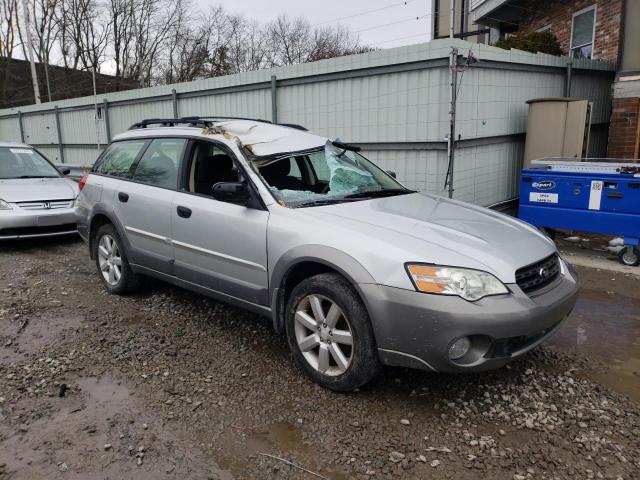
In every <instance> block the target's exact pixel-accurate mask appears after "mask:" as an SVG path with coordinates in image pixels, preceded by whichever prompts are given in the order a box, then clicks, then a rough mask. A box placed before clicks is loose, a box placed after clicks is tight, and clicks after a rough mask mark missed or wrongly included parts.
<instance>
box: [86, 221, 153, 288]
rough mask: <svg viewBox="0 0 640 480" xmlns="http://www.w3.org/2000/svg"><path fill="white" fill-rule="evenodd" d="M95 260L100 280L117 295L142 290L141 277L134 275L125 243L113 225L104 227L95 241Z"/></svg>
mask: <svg viewBox="0 0 640 480" xmlns="http://www.w3.org/2000/svg"><path fill="white" fill-rule="evenodd" d="M93 258H95V261H96V269H97V273H98V278H100V280H101V281H102V284H103V285H104V286H105V288H106V289H107V290H108V291H109V293H114V294H116V295H124V294H127V293H132V292H134V291H136V290H138V289H139V288H140V283H141V282H140V280H141V277H140V275H137V274H135V273H133V271H132V270H131V267H130V266H129V261H128V260H127V255H126V253H125V251H124V247H123V243H122V240H121V238H120V236H119V235H118V232H116V230H115V228H113V225H111V224H107V225H102V226H101V227H100V228H99V229H98V231H97V232H96V236H95V239H94V241H93Z"/></svg>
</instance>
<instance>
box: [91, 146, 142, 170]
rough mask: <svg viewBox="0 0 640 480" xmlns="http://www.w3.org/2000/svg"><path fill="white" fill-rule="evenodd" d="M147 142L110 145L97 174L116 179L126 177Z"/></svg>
mask: <svg viewBox="0 0 640 480" xmlns="http://www.w3.org/2000/svg"><path fill="white" fill-rule="evenodd" d="M145 144H146V141H145V140H129V141H126V142H116V143H112V144H111V145H109V148H107V150H106V151H105V152H104V155H103V156H102V161H101V162H100V165H99V166H98V168H97V169H96V173H102V174H103V175H111V176H114V177H126V176H127V175H128V174H129V169H131V165H133V162H134V160H135V159H136V157H137V156H138V154H139V153H140V151H141V150H142V149H143V148H144V146H145Z"/></svg>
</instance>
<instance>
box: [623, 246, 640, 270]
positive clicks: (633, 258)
mask: <svg viewBox="0 0 640 480" xmlns="http://www.w3.org/2000/svg"><path fill="white" fill-rule="evenodd" d="M618 259H619V260H620V263H622V264H623V265H628V266H630V267H635V266H637V265H640V249H638V247H632V246H626V247H624V248H623V249H622V250H620V253H618Z"/></svg>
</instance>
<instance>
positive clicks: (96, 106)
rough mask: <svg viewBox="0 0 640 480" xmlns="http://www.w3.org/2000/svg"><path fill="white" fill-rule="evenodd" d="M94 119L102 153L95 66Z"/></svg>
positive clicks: (94, 70)
mask: <svg viewBox="0 0 640 480" xmlns="http://www.w3.org/2000/svg"><path fill="white" fill-rule="evenodd" d="M93 120H94V122H95V124H96V144H97V146H98V156H99V155H100V126H99V124H100V118H99V117H98V92H97V91H96V67H95V66H94V67H93Z"/></svg>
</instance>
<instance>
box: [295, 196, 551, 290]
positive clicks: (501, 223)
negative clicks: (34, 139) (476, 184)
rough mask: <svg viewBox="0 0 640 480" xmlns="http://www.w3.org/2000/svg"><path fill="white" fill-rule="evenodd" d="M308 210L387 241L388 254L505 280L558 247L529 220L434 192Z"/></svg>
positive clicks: (337, 224) (509, 280) (375, 240)
mask: <svg viewBox="0 0 640 480" xmlns="http://www.w3.org/2000/svg"><path fill="white" fill-rule="evenodd" d="M305 210H306V209H305ZM308 211H309V213H310V214H311V215H312V216H315V217H317V219H318V220H320V219H323V220H325V221H327V222H329V223H331V224H332V225H333V226H334V227H336V228H338V229H340V230H343V229H348V230H352V231H357V232H358V233H359V234H364V235H366V237H367V238H370V239H371V240H370V243H371V242H373V243H374V244H377V245H378V246H379V245H380V242H383V243H386V244H388V250H387V252H388V255H395V256H396V257H398V256H403V257H404V258H403V259H402V260H403V261H415V262H426V263H436V264H440V265H449V266H459V267H467V268H476V269H481V270H485V271H488V272H491V273H493V274H494V275H496V276H497V277H498V278H500V280H502V281H503V282H506V283H513V282H514V281H515V271H516V270H517V269H518V268H520V267H523V266H525V265H528V264H531V263H534V262H536V261H538V260H541V259H542V258H544V257H546V256H549V255H551V254H552V253H553V252H555V251H556V247H555V245H554V244H553V242H552V241H551V240H549V239H548V238H547V237H545V236H544V235H542V234H540V233H539V232H538V231H537V230H536V229H535V228H533V227H531V226H530V225H528V224H525V223H523V222H521V221H519V220H517V219H514V218H512V217H509V216H507V215H503V214H500V213H497V212H495V211H493V210H489V209H486V208H481V207H476V206H474V205H470V204H466V203H463V202H458V201H455V200H449V199H446V198H444V197H439V196H435V195H426V194H421V193H415V194H410V195H399V196H394V197H387V198H381V199H372V200H365V201H358V202H349V203H341V204H336V205H329V206H323V207H315V208H309V209H308ZM342 233H344V232H342ZM402 250H404V252H405V253H403V254H402V255H399V254H398V251H402Z"/></svg>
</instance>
